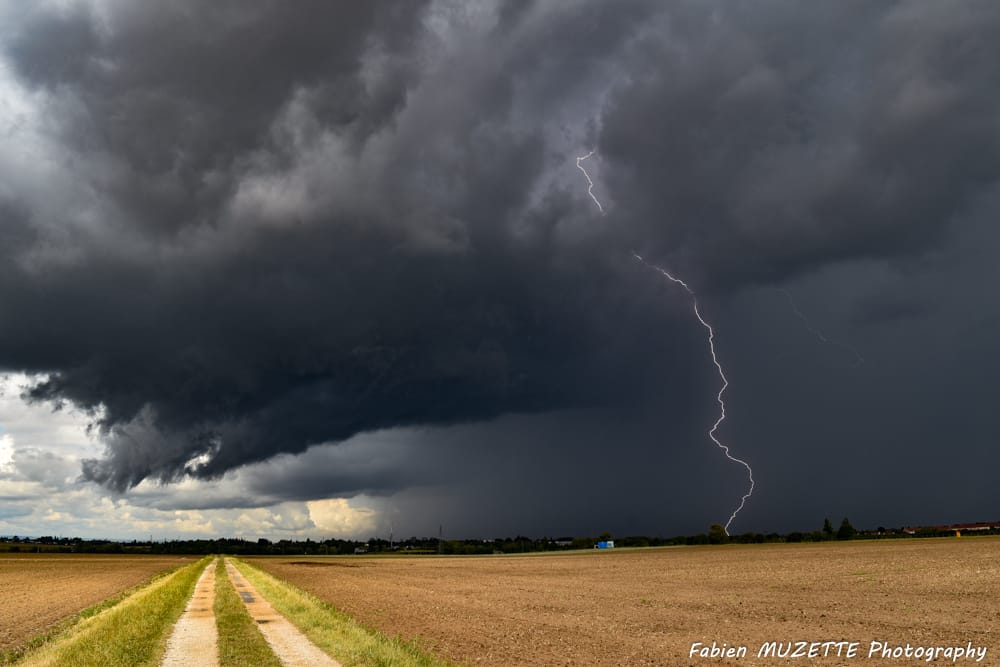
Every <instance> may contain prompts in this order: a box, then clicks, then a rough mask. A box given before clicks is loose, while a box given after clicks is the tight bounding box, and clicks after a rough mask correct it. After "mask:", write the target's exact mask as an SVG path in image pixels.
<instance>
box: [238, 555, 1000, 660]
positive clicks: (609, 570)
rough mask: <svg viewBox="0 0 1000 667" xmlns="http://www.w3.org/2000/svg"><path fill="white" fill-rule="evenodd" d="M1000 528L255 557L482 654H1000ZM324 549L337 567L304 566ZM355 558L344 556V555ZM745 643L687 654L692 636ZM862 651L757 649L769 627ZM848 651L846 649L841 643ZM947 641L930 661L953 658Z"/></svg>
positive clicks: (403, 631)
mask: <svg viewBox="0 0 1000 667" xmlns="http://www.w3.org/2000/svg"><path fill="white" fill-rule="evenodd" d="M998 557H1000V539H998V538H987V537H979V538H976V537H962V538H947V539H937V540H905V541H899V540H892V541H890V540H886V541H880V542H875V541H858V542H843V543H837V542H835V543H822V544H787V545H753V546H722V547H675V548H666V549H646V550H619V551H615V552H603V551H602V552H575V553H568V554H554V555H553V554H546V555H529V556H495V557H412V556H411V557H394V558H385V557H384V558H373V557H357V556H355V557H339V558H312V559H304V558H303V557H301V556H299V557H296V558H294V559H291V558H288V559H276V558H258V559H252V562H253V564H254V565H257V566H259V567H261V568H263V569H265V570H267V571H269V572H271V573H272V574H274V575H276V576H278V577H281V578H282V579H285V580H286V581H289V582H291V583H292V584H294V585H296V586H298V587H300V588H302V589H305V590H307V591H310V592H311V593H313V594H315V595H316V596H318V597H320V598H322V599H324V600H327V601H329V602H331V603H333V604H334V605H335V606H337V607H338V608H339V609H342V610H343V611H345V612H347V613H348V614H350V615H352V616H354V617H355V618H357V619H358V620H360V621H361V622H363V623H365V624H367V625H369V626H372V627H375V628H378V629H380V630H382V631H383V632H385V633H387V634H389V635H396V634H399V635H401V636H402V637H404V638H406V639H416V640H417V641H418V643H419V644H420V645H421V646H422V647H424V648H425V649H427V650H429V651H431V652H433V653H435V654H438V655H440V656H443V657H446V658H449V659H451V660H454V661H457V662H461V663H471V664H474V663H479V664H488V665H598V664H600V665H713V666H715V665H778V664H780V665H793V664H794V665H804V664H815V665H867V666H869V667H873V666H874V665H882V664H892V665H918V664H921V665H922V664H928V663H926V662H924V661H923V660H917V659H911V660H906V659H905V658H902V659H897V660H892V659H888V660H882V659H879V658H878V657H877V656H876V657H873V658H870V659H869V658H868V651H869V648H870V643H871V642H872V641H875V640H878V641H883V642H886V643H891V644H892V645H893V646H897V645H898V646H901V647H905V645H906V644H907V643H910V644H911V646H913V647H916V646H921V647H924V646H932V647H933V646H941V647H946V646H950V645H960V646H962V647H966V646H967V644H968V643H969V642H972V643H973V644H974V645H978V646H985V647H987V654H986V657H985V659H984V660H983V661H982V662H979V663H976V662H975V661H974V659H973V660H969V659H961V660H958V661H957V662H958V664H979V665H1000V559H998ZM324 562H325V563H329V564H330V565H332V566H334V567H322V566H316V565H313V566H308V565H307V564H310V563H324ZM345 566H348V567H345ZM713 641H715V642H717V644H718V645H722V643H723V642H726V643H727V644H728V645H729V646H730V647H733V646H741V645H746V646H747V648H748V650H747V655H746V657H742V658H734V659H731V660H727V659H725V658H708V657H700V656H698V655H697V654H696V655H694V656H693V657H692V656H690V655H689V653H690V650H691V646H692V644H693V643H694V642H703V643H705V644H707V645H709V646H710V645H711V643H712V642H713ZM789 641H808V642H822V641H856V642H860V646H859V647H858V649H857V650H858V655H857V656H856V657H855V658H853V659H848V658H846V657H840V658H837V657H835V656H833V657H827V658H819V659H814V660H809V661H807V660H806V659H802V660H792V659H777V658H773V657H771V658H769V657H762V658H758V657H757V652H758V650H759V649H760V646H761V644H762V643H763V642H789ZM845 650H846V649H845ZM951 663H952V660H950V659H945V658H944V657H943V656H939V657H938V658H937V659H935V660H934V661H933V662H932V663H930V664H932V665H938V664H951Z"/></svg>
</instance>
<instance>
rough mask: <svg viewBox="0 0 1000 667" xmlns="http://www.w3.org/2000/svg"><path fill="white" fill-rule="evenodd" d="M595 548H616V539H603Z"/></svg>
mask: <svg viewBox="0 0 1000 667" xmlns="http://www.w3.org/2000/svg"><path fill="white" fill-rule="evenodd" d="M594 548H595V549H614V548H615V541H614V540H602V541H600V542H598V543H597V546H596V547H594Z"/></svg>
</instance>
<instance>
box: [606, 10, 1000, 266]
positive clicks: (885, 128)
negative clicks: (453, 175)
mask: <svg viewBox="0 0 1000 667" xmlns="http://www.w3.org/2000/svg"><path fill="white" fill-rule="evenodd" d="M674 9H675V10H676V11H672V12H670V13H669V14H668V15H667V16H665V18H664V19H663V20H662V22H661V23H660V26H661V28H662V31H661V32H660V33H659V34H657V35H656V36H655V37H649V38H647V39H645V40H643V41H642V43H641V44H640V46H638V47H637V48H636V54H637V55H636V56H634V62H635V63H636V68H637V71H636V72H635V73H634V74H633V76H632V77H631V79H630V80H629V81H628V82H627V83H625V84H623V85H622V86H621V87H620V89H619V90H618V91H617V94H616V95H614V96H613V98H612V99H611V101H610V102H609V105H608V107H607V109H606V111H605V114H604V116H603V130H604V131H603V133H602V136H601V142H600V150H601V152H602V154H603V155H605V156H607V157H609V158H612V159H613V160H614V162H615V166H614V168H613V169H610V170H609V172H610V174H612V176H611V178H612V179H613V191H614V194H615V199H616V201H617V202H619V205H620V206H622V207H623V208H627V211H628V213H627V215H628V217H629V218H630V219H632V220H634V221H635V229H634V230H633V232H634V233H635V241H636V243H637V244H641V245H643V244H644V245H646V246H648V247H650V248H651V249H653V250H654V251H656V252H660V253H669V254H673V256H674V257H675V258H676V259H677V261H678V263H679V264H681V265H683V266H684V267H686V268H689V271H688V274H689V275H690V274H691V271H693V272H695V274H698V273H701V274H702V277H703V279H705V280H708V281H712V282H724V283H729V284H730V285H732V284H734V283H735V284H739V283H740V282H743V281H746V280H748V279H750V280H752V279H764V280H774V279H779V278H781V277H783V276H785V275H788V274H789V273H797V272H802V271H806V270H809V269H810V268H814V267H816V266H819V265H822V264H824V263H828V262H834V261H838V260H846V259H853V258H886V257H889V258H892V257H908V256H911V255H914V254H919V253H922V252H925V251H928V250H929V249H935V248H939V247H940V246H942V245H946V244H948V243H949V242H950V241H951V240H952V239H953V236H954V233H955V229H956V227H958V225H959V224H960V223H961V217H962V215H963V213H967V212H968V211H969V209H970V208H973V207H975V205H976V203H977V198H978V197H980V196H982V195H983V194H984V193H987V192H989V191H990V190H991V189H994V188H995V187H996V183H997V179H998V176H1000V134H998V132H997V126H996V117H997V111H998V106H1000V100H998V96H997V94H996V91H997V89H998V84H1000V71H998V70H997V68H995V67H993V66H992V62H993V61H994V60H995V59H996V58H997V57H998V56H1000V46H998V45H997V43H996V41H995V40H993V39H992V38H991V37H990V35H991V34H992V33H993V32H994V31H995V30H996V29H997V28H998V26H1000V12H998V11H997V8H996V7H995V6H993V5H991V4H990V3H983V2H979V3H976V2H973V3H967V4H963V5H961V6H960V7H954V8H953V7H946V6H943V5H940V4H934V3H922V2H914V3H903V4H898V5H888V4H874V3H831V2H821V3H810V4H809V5H807V6H804V5H791V4H783V3H765V4H763V5H761V4H752V5H751V4H741V5H732V4H729V5H724V6H717V5H713V4H712V3H697V4H681V5H676V6H675V8H674ZM953 10H954V11H953ZM623 215H625V213H624V212H623Z"/></svg>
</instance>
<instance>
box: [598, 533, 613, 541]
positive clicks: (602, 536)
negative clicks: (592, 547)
mask: <svg viewBox="0 0 1000 667" xmlns="http://www.w3.org/2000/svg"><path fill="white" fill-rule="evenodd" d="M610 539H611V533H601V534H600V535H598V536H597V541H598V542H607V541H608V540H610Z"/></svg>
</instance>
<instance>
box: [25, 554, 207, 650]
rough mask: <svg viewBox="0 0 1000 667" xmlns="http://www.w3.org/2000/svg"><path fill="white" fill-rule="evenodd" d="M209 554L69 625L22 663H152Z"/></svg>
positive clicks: (164, 643) (162, 647) (163, 646)
mask: <svg viewBox="0 0 1000 667" xmlns="http://www.w3.org/2000/svg"><path fill="white" fill-rule="evenodd" d="M210 560H211V559H210V558H203V559H201V560H199V561H197V562H195V563H192V564H191V565H187V566H185V567H183V568H181V569H179V570H177V571H175V572H174V573H173V574H170V575H168V576H166V577H162V578H160V579H157V580H156V581H154V582H153V583H152V584H151V585H149V586H147V587H145V588H143V589H141V590H139V591H138V592H137V593H135V594H133V595H132V596H130V597H128V598H126V599H124V600H122V601H121V602H120V603H119V604H116V605H114V606H112V607H110V608H107V609H104V610H103V611H101V612H100V613H97V614H95V615H93V616H91V617H90V618H87V619H85V620H83V621H81V622H79V623H78V624H76V625H75V626H73V627H72V628H70V630H69V631H68V632H67V633H66V634H65V635H64V636H63V637H60V638H59V639H58V640H57V641H55V642H53V643H52V644H49V645H47V646H44V647H42V648H41V649H39V650H38V651H37V652H36V653H34V654H31V655H29V656H28V657H27V659H26V660H25V661H24V662H23V663H19V664H21V665H24V666H25V667H49V666H50V665H73V666H74V667H132V666H133V665H134V666H137V667H138V666H140V665H142V666H148V667H155V666H156V665H157V664H158V663H159V661H160V658H161V657H162V656H163V653H164V651H165V650H166V640H167V637H168V636H169V633H170V631H171V629H172V628H173V625H174V623H176V622H177V619H178V618H180V615H181V614H182V613H183V612H184V608H185V606H186V605H187V601H188V599H189V598H190V597H191V595H192V593H193V592H194V586H195V583H197V581H198V577H199V576H200V575H201V573H202V571H203V570H204V569H205V566H206V565H207V564H208V563H209V562H210Z"/></svg>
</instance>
